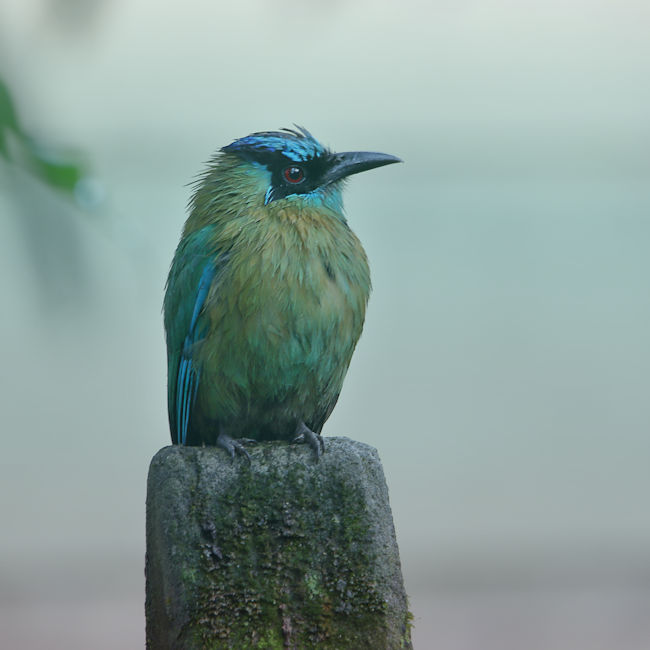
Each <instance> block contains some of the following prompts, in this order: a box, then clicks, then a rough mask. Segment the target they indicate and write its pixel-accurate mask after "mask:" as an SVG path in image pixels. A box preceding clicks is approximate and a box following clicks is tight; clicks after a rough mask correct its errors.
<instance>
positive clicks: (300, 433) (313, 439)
mask: <svg viewBox="0 0 650 650" xmlns="http://www.w3.org/2000/svg"><path fill="white" fill-rule="evenodd" d="M293 442H294V443H298V444H303V443H306V444H308V445H309V446H310V447H311V448H312V449H313V450H314V453H315V454H316V462H318V461H319V460H320V457H321V456H322V455H323V454H324V453H325V441H324V440H323V437H322V436H321V435H320V434H318V433H314V432H313V431H312V430H311V429H310V428H309V427H308V426H307V425H306V424H305V423H304V422H301V423H300V424H299V425H298V426H297V427H296V437H295V438H294V439H293Z"/></svg>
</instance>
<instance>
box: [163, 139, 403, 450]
mask: <svg viewBox="0 0 650 650" xmlns="http://www.w3.org/2000/svg"><path fill="white" fill-rule="evenodd" d="M396 162H401V160H400V159H399V158H397V157H395V156H391V155H388V154H383V153H371V152H359V151H354V152H344V153H334V152H332V151H330V150H329V149H327V148H326V147H324V146H323V145H322V144H320V142H318V141H317V140H316V139H315V138H314V137H313V136H312V135H311V134H310V133H309V132H308V131H307V130H306V129H304V128H302V127H296V129H295V130H294V129H282V130H279V131H264V132H259V133H253V134H251V135H248V136H246V137H243V138H240V139H237V140H235V141H234V142H232V144H229V145H227V146H225V147H223V148H221V149H220V150H219V152H217V153H216V154H215V155H214V156H213V158H212V159H211V160H210V161H209V163H208V166H207V170H206V171H205V172H204V173H203V174H202V175H201V176H200V177H199V179H198V181H197V182H196V185H195V191H194V194H193V196H192V198H191V200H190V203H189V208H188V210H189V216H188V218H187V221H186V222H185V225H184V227H183V231H182V235H181V239H180V242H179V244H178V247H177V249H176V253H175V255H174V258H173V261H172V264H171V269H170V271H169V277H168V280H167V285H166V290H165V298H164V307H163V311H164V323H165V332H166V340H167V360H168V415H169V425H170V430H171V437H172V442H173V443H175V444H180V445H217V446H219V447H222V448H223V449H225V450H226V451H227V452H228V453H229V454H230V456H231V457H232V458H233V459H234V458H235V454H238V455H241V456H243V457H245V459H247V460H248V462H250V456H249V454H248V452H247V451H246V449H245V445H247V444H249V443H253V442H255V441H262V440H287V441H294V442H303V443H307V444H308V445H309V446H310V447H311V448H312V449H313V451H314V453H315V456H316V459H317V460H318V458H319V457H320V455H321V454H322V453H323V452H324V450H325V445H324V442H323V439H322V437H321V430H322V428H323V424H324V423H325V421H326V420H327V419H328V417H329V416H330V414H331V413H332V410H333V408H334V406H335V404H336V402H337V400H338V397H339V393H340V392H341V387H342V385H343V379H344V377H345V375H346V372H347V369H348V366H349V364H350V360H351V358H352V353H353V352H354V349H355V346H356V344H357V341H358V340H359V336H360V335H361V330H362V328H363V324H364V319H365V313H366V306H367V303H368V298H369V295H370V288H371V285H370V271H369V267H368V260H367V257H366V253H365V251H364V249H363V247H362V246H361V243H360V241H359V239H358V238H357V237H356V235H355V234H354V233H353V232H352V230H351V229H350V226H349V225H348V221H347V219H346V217H345V215H344V211H343V200H342V190H343V184H344V181H345V179H347V177H348V176H350V175H351V174H356V173H358V172H362V171H366V170H369V169H373V168H375V167H381V166H382V165H389V164H392V163H396Z"/></svg>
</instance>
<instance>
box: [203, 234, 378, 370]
mask: <svg viewBox="0 0 650 650" xmlns="http://www.w3.org/2000/svg"><path fill="white" fill-rule="evenodd" d="M348 232H349V231H347V232H344V233H342V234H341V235H342V236H339V237H337V236H336V233H329V232H327V233H318V232H317V233H315V234H313V236H311V235H307V236H305V235H304V233H301V232H299V231H296V230H291V229H287V228H285V229H283V230H280V229H278V230H275V231H273V230H271V231H269V232H267V233H265V236H264V237H262V238H260V239H259V240H258V241H257V242H256V245H255V247H254V248H253V249H252V250H254V253H253V252H252V250H251V248H252V247H251V246H244V245H242V247H241V250H237V249H235V250H234V251H233V252H232V257H231V265H230V275H229V277H227V278H223V282H224V283H225V284H227V285H228V287H227V289H226V287H224V289H226V290H224V291H220V292H219V293H220V295H222V296H226V299H225V300H226V303H225V304H221V305H220V306H218V307H217V310H216V311H217V321H218V322H216V323H215V333H216V334H217V336H218V337H219V338H220V339H221V341H222V344H223V345H224V346H229V345H233V346H234V345H236V346H239V348H240V352H241V354H242V362H244V363H246V364H247V365H248V366H249V367H255V368H256V369H257V370H256V371H257V372H262V371H263V370H264V367H265V366H269V367H271V366H273V367H275V366H278V365H281V366H283V367H292V368H298V367H307V366H310V365H314V364H317V363H318V362H319V359H323V357H326V356H328V357H339V356H344V355H347V354H348V352H349V348H350V346H352V347H354V344H355V343H356V340H357V338H358V336H359V334H360V332H361V328H362V326H363V320H364V316H365V307H366V302H367V298H368V292H369V281H368V280H366V278H367V276H368V271H367V262H366V258H365V254H364V253H363V250H362V249H361V246H360V244H358V240H356V238H355V237H354V235H352V234H351V233H350V236H351V237H352V238H353V239H346V238H347V237H348Z"/></svg>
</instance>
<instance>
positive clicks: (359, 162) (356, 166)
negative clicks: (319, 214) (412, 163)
mask: <svg viewBox="0 0 650 650" xmlns="http://www.w3.org/2000/svg"><path fill="white" fill-rule="evenodd" d="M398 162H402V160H401V159H400V158H397V157H396V156H391V155H390V154H387V153H375V152H373V151H344V152H343V153H333V154H332V155H331V156H330V158H329V169H328V170H327V171H326V172H325V174H324V175H323V177H322V184H323V185H326V184H329V183H334V182H336V181H339V180H341V179H342V178H345V177H346V176H351V175H352V174H358V173H359V172H365V171H368V170H369V169H374V168H375V167H383V166H384V165H392V164H393V163H398Z"/></svg>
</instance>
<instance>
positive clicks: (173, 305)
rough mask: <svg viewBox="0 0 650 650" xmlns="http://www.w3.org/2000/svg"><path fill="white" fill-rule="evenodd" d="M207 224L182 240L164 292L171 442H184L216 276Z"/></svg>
mask: <svg viewBox="0 0 650 650" xmlns="http://www.w3.org/2000/svg"><path fill="white" fill-rule="evenodd" d="M210 234H211V233H210V228H209V227H208V228H204V229H202V230H200V231H198V232H196V233H193V234H191V235H189V236H188V237H186V238H184V239H183V240H181V243H180V244H179V246H178V249H177V250H176V254H175V256H174V261H173V262H172V268H171V270H170V272H169V278H168V280H167V289H166V292H165V303H164V312H165V330H166V335H167V361H168V387H167V397H168V413H169V425H170V430H171V436H172V442H174V443H176V444H180V445H184V444H186V443H187V438H188V432H189V431H190V428H191V415H192V409H193V406H194V403H195V401H196V396H197V393H198V388H199V382H200V379H201V368H200V366H199V364H198V363H197V362H196V360H195V359H194V357H193V351H194V350H195V349H196V344H197V343H199V342H200V341H201V340H202V339H203V338H204V337H205V334H206V328H207V321H206V319H205V317H204V312H203V307H204V305H205V301H206V298H207V296H208V293H209V291H210V287H211V286H212V283H213V281H214V278H215V275H216V274H217V269H218V268H219V267H220V266H221V265H220V264H219V256H218V255H215V254H214V252H211V251H210V246H209V240H210Z"/></svg>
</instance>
